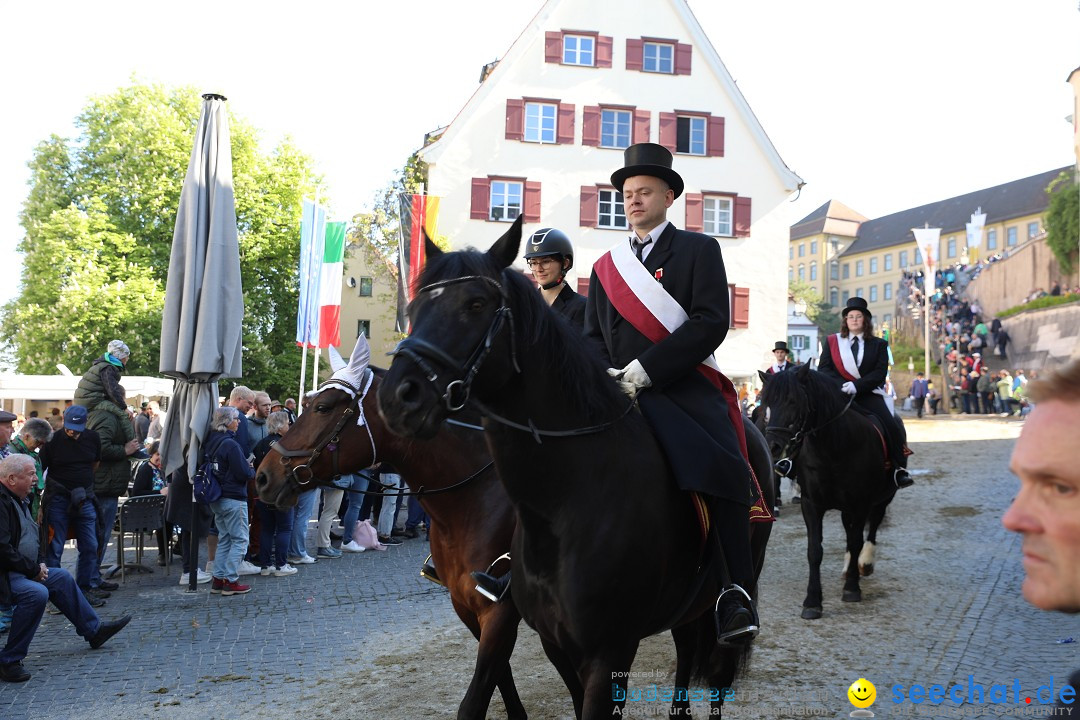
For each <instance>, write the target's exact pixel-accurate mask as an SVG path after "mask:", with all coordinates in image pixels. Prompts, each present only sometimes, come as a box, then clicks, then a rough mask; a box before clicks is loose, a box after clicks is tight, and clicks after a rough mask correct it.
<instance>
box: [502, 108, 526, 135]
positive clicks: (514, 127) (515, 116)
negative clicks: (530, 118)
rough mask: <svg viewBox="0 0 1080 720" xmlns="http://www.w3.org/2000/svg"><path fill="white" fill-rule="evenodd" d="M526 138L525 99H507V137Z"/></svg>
mask: <svg viewBox="0 0 1080 720" xmlns="http://www.w3.org/2000/svg"><path fill="white" fill-rule="evenodd" d="M524 138H525V101H524V100H507V101H506V139H507V140H522V139H524Z"/></svg>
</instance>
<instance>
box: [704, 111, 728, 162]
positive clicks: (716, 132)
mask: <svg viewBox="0 0 1080 720" xmlns="http://www.w3.org/2000/svg"><path fill="white" fill-rule="evenodd" d="M708 144H709V149H708V152H707V154H708V156H709V157H724V118H722V117H713V116H711V115H710V116H709V139H708Z"/></svg>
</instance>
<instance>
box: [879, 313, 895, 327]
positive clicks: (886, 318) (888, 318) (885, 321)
mask: <svg viewBox="0 0 1080 720" xmlns="http://www.w3.org/2000/svg"><path fill="white" fill-rule="evenodd" d="M881 322H882V327H885V326H888V327H892V313H886V314H885V315H882V316H881Z"/></svg>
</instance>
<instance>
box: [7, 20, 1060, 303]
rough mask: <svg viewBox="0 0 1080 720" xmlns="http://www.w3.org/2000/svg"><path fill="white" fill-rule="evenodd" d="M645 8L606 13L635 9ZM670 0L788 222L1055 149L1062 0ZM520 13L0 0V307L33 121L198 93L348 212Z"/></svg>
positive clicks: (66, 119) (918, 194)
mask: <svg viewBox="0 0 1080 720" xmlns="http://www.w3.org/2000/svg"><path fill="white" fill-rule="evenodd" d="M563 1H564V2H599V1H602V0H563ZM662 1H663V0H654V2H652V3H645V2H640V3H626V2H623V3H618V4H616V7H617V8H618V11H619V12H639V13H642V15H643V16H644V17H646V18H647V13H648V12H649V8H651V7H656V6H658V5H659V4H660V2H662ZM689 4H690V8H691V9H692V10H693V12H694V14H695V15H696V16H697V18H698V20H699V22H700V23H701V25H702V27H703V28H704V29H705V33H706V34H707V35H708V36H709V38H710V40H711V41H712V43H713V45H714V47H715V48H716V50H717V52H718V53H719V55H720V58H721V59H722V61H723V62H724V64H725V65H726V67H727V69H728V71H729V72H730V73H731V75H732V76H733V77H734V78H735V80H736V82H737V83H738V85H739V88H740V89H741V91H742V92H743V94H744V96H745V97H746V98H747V100H748V102H749V104H750V107H751V108H752V109H753V111H754V113H755V114H756V115H757V117H758V120H759V121H760V122H761V124H762V126H763V127H764V129H765V131H766V133H767V134H768V135H769V137H770V138H771V139H772V142H773V144H774V145H775V146H776V148H777V150H778V151H779V153H780V156H781V157H782V158H783V159H784V161H785V162H786V163H787V165H788V167H790V168H791V169H792V170H794V171H795V172H796V173H798V174H799V175H800V176H801V177H802V178H803V180H804V181H806V183H807V184H806V186H805V187H804V188H803V190H802V191H801V193H800V194H799V195H798V196H797V197H793V199H792V201H790V203H789V205H788V207H786V208H783V210H784V211H785V212H786V213H787V214H788V215H790V217H791V221H792V222H794V221H795V220H797V219H799V218H801V217H803V216H804V215H807V214H809V213H810V212H812V211H813V210H814V209H815V208H816V207H818V206H819V205H821V204H822V203H824V202H825V201H827V200H829V199H836V200H839V201H841V202H843V203H844V204H845V205H848V206H849V207H851V208H852V209H854V210H856V211H858V212H861V213H862V214H863V215H866V216H867V217H871V218H873V217H880V216H882V215H886V214H889V213H891V212H896V211H899V210H902V209H905V208H909V207H914V206H917V205H921V204H925V203H929V202H934V201H936V200H941V199H945V198H948V197H952V196H955V195H961V194H964V193H967V192H971V191H973V190H978V189H980V188H984V187H989V186H992V185H996V184H1000V183H1004V182H1008V181H1010V180H1016V179H1020V178H1023V177H1027V176H1030V175H1034V174H1036V173H1040V172H1044V171H1046V170H1050V169H1053V168H1056V167H1062V166H1065V165H1070V164H1072V163H1073V161H1074V160H1073V154H1072V127H1071V125H1069V124H1068V123H1067V122H1066V120H1065V118H1066V116H1068V115H1070V114H1071V113H1072V108H1073V104H1072V103H1073V100H1072V92H1071V89H1070V87H1069V85H1068V84H1067V82H1066V79H1067V77H1068V75H1069V73H1070V72H1071V71H1072V70H1073V69H1075V68H1076V67H1078V66H1080V8H1078V0H1029V1H1028V2H1016V1H1015V0H909V1H908V2H906V3H882V2H872V1H867V0H858V1H856V0H820V1H819V2H814V3H808V2H805V1H800V2H796V1H794V0H792V1H789V0H759V1H757V2H745V1H741V2H734V1H733V0H689ZM542 5H543V3H542V1H541V0H455V1H454V2H446V1H445V0H442V1H436V0H409V1H408V2H400V1H399V2H383V1H382V0H352V1H351V2H328V1H325V0H324V1H320V0H309V2H307V3H295V2H292V3H285V2H279V1H277V0H262V1H260V2H250V1H248V0H216V1H215V2H206V1H205V0H189V2H186V3H183V4H180V3H172V2H170V3H159V2H145V0H143V1H140V2H128V1H121V0H101V2H98V3H85V2H71V1H70V0H54V1H51V2H21V1H17V0H0V68H3V69H2V70H0V72H2V76H3V86H4V97H5V103H4V104H5V106H6V107H7V108H8V110H7V112H5V113H4V119H3V121H2V125H0V256H2V257H4V258H5V261H4V262H3V263H0V302H4V301H7V300H8V299H10V298H11V297H14V296H15V295H16V294H17V291H18V284H19V282H20V263H19V262H18V261H17V260H18V258H17V253H16V251H15V247H16V245H17V243H18V241H19V239H20V238H21V237H22V235H23V232H22V230H21V228H20V227H19V224H18V213H19V210H20V208H21V206H22V203H23V201H24V200H25V198H26V195H27V191H28V188H27V184H26V183H27V180H28V178H29V171H28V169H27V167H26V163H27V162H28V161H29V160H30V157H31V154H32V152H33V148H34V147H35V146H36V145H37V144H38V143H39V142H40V141H42V140H43V139H45V138H47V137H48V136H49V135H50V134H51V133H57V134H59V135H61V136H64V137H73V136H74V134H75V127H74V119H75V117H76V116H77V115H78V114H79V112H80V111H81V110H82V108H83V107H84V106H85V105H86V103H87V100H88V99H89V98H91V97H93V96H96V95H103V94H108V93H110V92H112V91H114V90H115V89H116V88H118V87H121V86H123V85H125V84H128V83H130V82H131V79H132V78H133V77H134V78H137V79H138V80H140V81H146V82H160V83H164V84H167V85H174V86H176V85H192V86H194V87H195V88H197V89H198V90H199V91H200V92H203V91H216V92H220V93H222V94H224V95H226V96H227V97H228V98H229V106H230V108H231V110H232V111H233V113H234V114H236V115H239V116H242V117H244V118H246V119H247V120H248V121H250V122H251V123H252V124H253V125H254V126H255V127H257V128H259V129H260V130H261V131H262V136H261V137H262V142H263V144H264V146H265V149H266V150H270V149H271V148H272V147H273V146H274V145H275V144H276V143H277V142H278V141H279V140H280V139H281V138H282V137H283V136H285V135H289V136H291V137H292V138H293V140H294V141H295V142H296V144H297V145H298V146H299V147H300V149H301V150H303V151H304V152H306V153H308V154H309V155H311V156H312V157H313V158H314V159H315V164H316V168H317V170H318V171H319V172H321V173H323V174H324V175H325V178H326V181H327V185H328V198H327V199H328V201H329V204H330V207H331V210H332V213H333V214H334V215H335V216H336V217H337V218H338V219H348V218H350V217H351V216H352V215H353V214H355V213H357V212H361V211H363V210H365V209H367V208H368V207H370V205H371V203H372V200H373V198H374V196H375V194H376V193H377V191H378V190H379V189H380V188H382V187H383V186H385V184H386V183H387V182H388V181H389V180H390V179H391V178H392V177H393V174H394V172H395V170H397V169H398V168H400V167H401V166H402V165H403V164H404V161H405V159H406V158H407V157H408V156H409V155H410V154H411V153H412V152H414V151H415V150H416V149H417V148H418V147H419V146H420V145H421V144H422V142H423V137H424V133H426V132H428V131H431V130H434V129H436V128H439V127H442V126H444V125H446V124H448V123H449V122H450V121H451V120H453V118H454V116H455V114H456V113H457V112H458V110H459V109H460V108H461V107H462V105H464V103H465V102H466V101H467V100H468V98H469V97H470V95H471V94H472V93H473V91H474V90H475V89H476V87H477V84H478V80H479V76H480V69H481V67H482V66H483V65H484V64H486V63H488V62H491V61H492V60H496V59H498V58H500V57H502V56H503V55H504V54H505V53H506V50H507V49H508V48H509V47H510V45H511V44H512V43H513V41H514V40H515V39H516V38H517V36H518V34H519V33H520V32H521V31H522V30H523V29H524V28H525V27H526V26H527V25H528V24H529V22H530V21H531V20H532V18H533V16H534V15H535V14H536V12H537V11H538V10H539V9H540V7H542ZM600 29H601V30H602V28H600Z"/></svg>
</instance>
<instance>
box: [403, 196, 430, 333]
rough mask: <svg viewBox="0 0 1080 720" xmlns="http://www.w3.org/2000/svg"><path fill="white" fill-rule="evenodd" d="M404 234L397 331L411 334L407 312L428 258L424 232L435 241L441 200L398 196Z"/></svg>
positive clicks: (427, 197)
mask: <svg viewBox="0 0 1080 720" xmlns="http://www.w3.org/2000/svg"><path fill="white" fill-rule="evenodd" d="M398 207H399V212H400V221H399V223H398V229H399V232H400V233H401V236H400V241H399V243H398V305H397V331H398V332H401V333H403V332H408V323H409V321H408V318H407V317H406V314H405V311H406V309H407V308H408V305H409V302H410V301H411V300H412V299H413V295H414V293H415V292H416V287H417V281H418V278H419V277H420V272H421V271H422V270H423V269H424V263H425V261H426V260H427V257H426V256H425V253H424V233H425V232H426V233H427V236H428V237H430V238H435V236H436V229H437V227H438V219H439V198H437V197H434V196H432V195H413V194H411V193H401V194H400V195H398Z"/></svg>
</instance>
